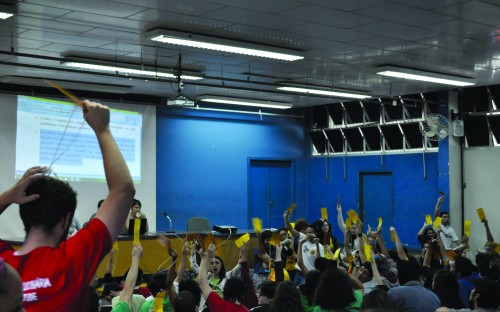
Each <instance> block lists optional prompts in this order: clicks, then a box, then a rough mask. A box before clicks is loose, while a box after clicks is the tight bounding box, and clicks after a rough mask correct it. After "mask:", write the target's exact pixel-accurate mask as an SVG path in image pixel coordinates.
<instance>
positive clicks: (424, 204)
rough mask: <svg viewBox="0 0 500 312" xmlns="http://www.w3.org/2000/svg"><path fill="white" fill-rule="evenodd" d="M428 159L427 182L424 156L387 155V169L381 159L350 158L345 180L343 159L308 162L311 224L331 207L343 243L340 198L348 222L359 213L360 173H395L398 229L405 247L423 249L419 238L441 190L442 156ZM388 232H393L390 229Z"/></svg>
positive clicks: (395, 210) (395, 214)
mask: <svg viewBox="0 0 500 312" xmlns="http://www.w3.org/2000/svg"><path fill="white" fill-rule="evenodd" d="M425 159H426V170H427V178H424V166H423V159H422V154H421V153H418V154H402V155H401V154H400V155H386V156H384V158H383V165H382V164H381V158H380V156H348V157H347V159H346V168H347V179H346V180H344V159H343V157H330V158H326V159H325V158H323V157H314V158H310V159H309V161H308V164H309V172H308V192H309V196H308V207H309V214H308V220H316V219H318V218H320V217H321V212H320V208H322V207H327V208H328V215H329V219H330V221H331V223H332V227H333V229H334V235H335V236H336V237H337V239H339V240H340V241H342V240H343V234H342V233H341V232H340V230H339V229H338V226H337V218H336V216H337V211H336V204H337V195H340V197H341V203H342V208H343V213H344V218H346V217H347V216H346V213H345V212H346V211H347V210H349V209H355V210H356V211H359V207H358V203H359V196H360V194H359V173H360V172H367V171H368V172H378V171H384V172H392V174H393V178H394V224H395V227H396V229H397V230H398V234H399V236H400V238H401V241H402V242H403V243H404V244H408V246H409V247H419V244H418V241H417V239H416V235H417V233H418V231H419V230H420V228H421V227H422V225H423V223H424V221H425V218H424V215H425V214H431V215H433V212H434V205H435V202H436V199H437V196H438V193H437V191H438V190H439V174H438V153H435V152H434V153H426V154H425ZM326 162H328V163H326ZM327 172H328V175H327ZM328 176H329V179H328V178H327V177H328ZM380 196H384V194H380ZM384 223H385V222H384ZM386 225H387V224H386ZM372 226H376V225H372ZM384 230H385V231H388V230H389V229H388V228H387V226H386V227H384Z"/></svg>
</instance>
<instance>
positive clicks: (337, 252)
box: [333, 248, 340, 260]
mask: <svg viewBox="0 0 500 312" xmlns="http://www.w3.org/2000/svg"><path fill="white" fill-rule="evenodd" d="M339 255H340V248H337V250H335V253H334V254H333V260H337V259H338V258H339Z"/></svg>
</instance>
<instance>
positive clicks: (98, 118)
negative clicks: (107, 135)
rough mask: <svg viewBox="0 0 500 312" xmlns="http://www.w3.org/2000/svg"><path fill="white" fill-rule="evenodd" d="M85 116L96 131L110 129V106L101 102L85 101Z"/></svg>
mask: <svg viewBox="0 0 500 312" xmlns="http://www.w3.org/2000/svg"><path fill="white" fill-rule="evenodd" d="M82 104H83V118H84V119H85V120H86V121H87V123H88V124H89V126H90V127H91V128H92V129H93V130H94V132H96V133H100V132H103V131H105V130H109V108H108V107H107V106H106V105H102V104H100V103H96V102H91V101H89V100H85V101H83V103H82Z"/></svg>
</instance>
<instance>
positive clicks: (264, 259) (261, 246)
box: [257, 232, 271, 268]
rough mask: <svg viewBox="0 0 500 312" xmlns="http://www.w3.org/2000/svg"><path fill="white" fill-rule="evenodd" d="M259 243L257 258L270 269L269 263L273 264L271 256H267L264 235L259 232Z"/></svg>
mask: <svg viewBox="0 0 500 312" xmlns="http://www.w3.org/2000/svg"><path fill="white" fill-rule="evenodd" d="M257 241H258V244H259V245H258V246H259V247H258V250H259V253H258V255H257V256H258V257H259V258H260V259H261V260H262V262H264V263H265V264H266V265H267V266H268V268H270V267H271V266H270V265H269V263H270V262H271V257H269V255H268V254H267V251H266V246H264V242H263V241H262V233H260V232H257Z"/></svg>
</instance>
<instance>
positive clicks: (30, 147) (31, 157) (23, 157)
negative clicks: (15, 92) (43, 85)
mask: <svg viewBox="0 0 500 312" xmlns="http://www.w3.org/2000/svg"><path fill="white" fill-rule="evenodd" d="M17 107H18V109H17V137H16V175H17V176H19V175H22V174H23V172H24V171H25V170H26V169H27V168H29V167H31V166H33V165H36V164H40V165H50V164H51V163H52V162H53V161H54V160H55V163H54V165H53V166H52V168H53V170H54V172H56V174H57V175H58V176H59V177H61V178H65V179H67V180H76V181H80V180H83V181H84V180H102V181H104V170H103V166H102V156H101V152H100V149H99V144H98V142H97V139H96V137H95V134H94V132H93V131H92V129H90V127H89V126H88V125H87V124H86V122H85V121H84V120H83V116H82V112H81V109H80V108H78V107H75V106H74V105H73V104H71V103H68V102H62V101H54V100H48V99H42V98H36V97H26V96H19V97H18V106H17ZM110 128H111V131H112V133H113V135H114V137H115V139H116V141H117V144H118V146H119V148H120V150H121V152H122V154H123V156H124V158H125V161H126V162H127V165H128V167H129V170H130V173H131V174H132V178H133V179H134V181H136V182H137V181H140V179H141V133H142V115H141V114H139V113H137V112H132V111H124V110H115V109H111V115H110Z"/></svg>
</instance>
